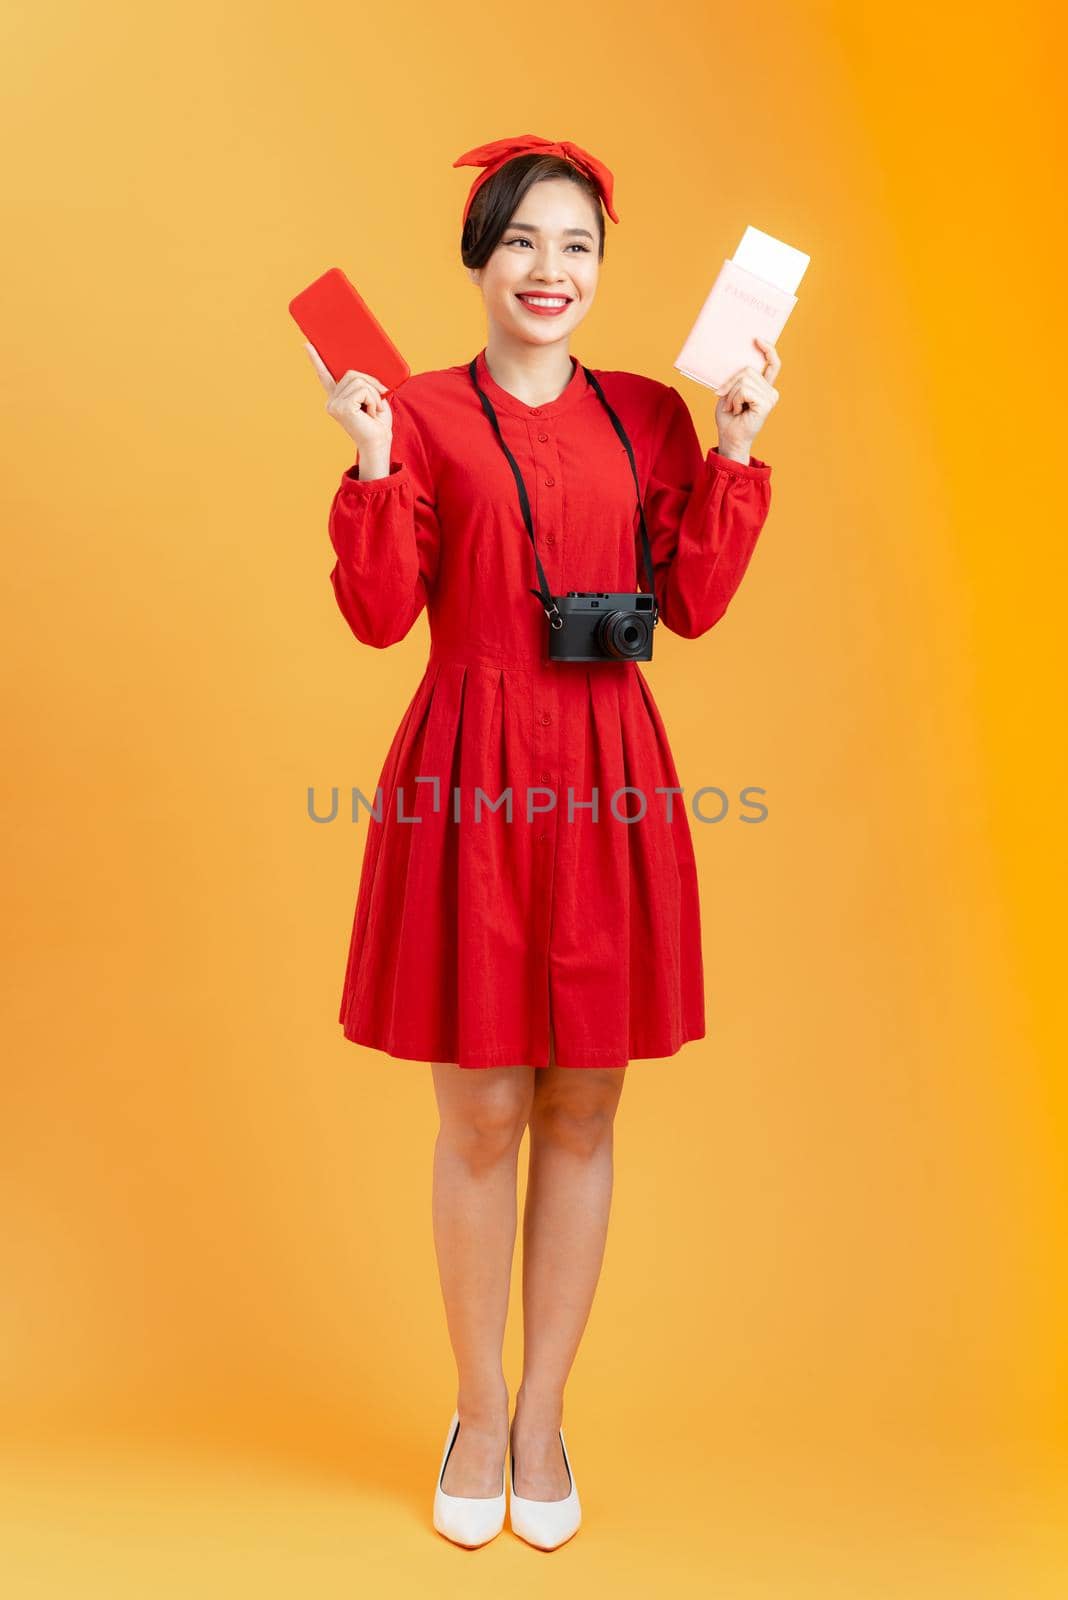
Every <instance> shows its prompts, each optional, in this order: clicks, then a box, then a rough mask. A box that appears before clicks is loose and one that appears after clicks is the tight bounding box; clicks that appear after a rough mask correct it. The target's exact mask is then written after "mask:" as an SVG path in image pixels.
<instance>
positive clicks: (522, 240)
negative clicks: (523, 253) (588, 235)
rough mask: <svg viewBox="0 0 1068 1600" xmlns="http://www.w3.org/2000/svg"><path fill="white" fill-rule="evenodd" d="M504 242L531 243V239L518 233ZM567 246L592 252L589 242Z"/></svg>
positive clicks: (584, 252) (585, 253)
mask: <svg viewBox="0 0 1068 1600" xmlns="http://www.w3.org/2000/svg"><path fill="white" fill-rule="evenodd" d="M504 242H505V244H530V240H529V239H528V238H527V237H526V236H525V235H524V234H518V235H517V236H516V238H514V239H506V240H505V241H504ZM531 248H533V246H531ZM567 248H568V249H569V250H581V251H582V253H583V254H584V255H589V253H590V247H589V245H588V244H578V243H575V244H569V245H568V247H567Z"/></svg>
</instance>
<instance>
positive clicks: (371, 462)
mask: <svg viewBox="0 0 1068 1600" xmlns="http://www.w3.org/2000/svg"><path fill="white" fill-rule="evenodd" d="M389 456H390V450H389V446H388V445H387V446H386V448H385V450H361V451H360V453H359V458H358V465H357V475H358V477H359V479H360V481H361V482H362V483H363V482H366V481H367V480H368V479H369V478H388V477H389Z"/></svg>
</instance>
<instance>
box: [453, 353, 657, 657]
mask: <svg viewBox="0 0 1068 1600" xmlns="http://www.w3.org/2000/svg"><path fill="white" fill-rule="evenodd" d="M477 361H478V357H477V356H476V357H475V358H474V360H473V361H472V362H471V364H470V366H469V367H468V369H467V370H468V372H469V373H470V374H471V382H472V383H473V384H474V386H475V388H476V389H477V390H478V397H479V399H480V400H481V402H482V409H483V411H484V412H485V413H486V415H487V417H488V418H489V420H490V422H491V423H492V424H493V431H494V433H496V435H497V442H498V443H499V445H500V447H501V449H502V450H503V451H504V453H505V455H506V456H507V457H508V461H509V464H510V466H511V468H512V476H513V477H514V478H515V486H516V488H517V490H518V491H519V505H520V509H521V510H522V512H523V521H524V522H525V523H526V525H527V532H528V533H529V535H530V542H531V545H532V546H533V548H534V561H535V564H536V566H537V569H538V582H539V584H540V585H541V587H540V588H539V589H531V591H530V592H531V594H532V595H534V597H535V598H536V599H538V600H540V601H541V605H542V610H543V611H544V612H545V615H546V616H547V617H548V619H549V623H550V626H552V627H555V628H562V627H563V625H564V624H563V618H562V617H561V616H560V611H559V607H558V606H557V604H556V601H555V600H554V599H553V597H552V594H551V592H550V590H549V583H548V580H547V578H546V576H545V569H544V568H543V567H542V564H541V557H540V556H539V555H538V545H537V540H536V539H535V538H534V519H533V518H532V516H531V514H530V501H529V499H528V498H527V488H526V484H525V483H524V482H523V474H522V473H521V472H520V470H519V464H518V462H517V461H516V459H515V456H514V455H513V454H512V452H511V451H510V450H509V448H508V446H507V445H506V444H505V442H504V437H503V435H502V433H501V425H500V423H499V422H498V421H497V413H496V411H495V410H494V409H493V406H492V404H491V403H490V399H489V396H488V395H487V394H486V393H485V391H484V390H483V388H482V386H481V384H480V383H479V381H478V377H477V375H476V364H477ZM582 370H583V372H584V373H585V374H586V378H587V380H588V382H589V384H590V387H591V388H592V389H593V390H594V391H595V392H596V394H597V396H598V398H599V400H600V402H601V404H602V405H603V406H604V408H605V410H606V411H607V412H608V415H609V418H610V419H611V423H612V426H613V428H614V429H615V430H616V432H617V434H618V435H619V437H620V438H621V439H622V441H623V445H624V448H625V450H626V452H627V456H628V458H629V460H630V470H631V472H632V473H633V475H634V488H635V490H636V492H637V496H638V517H639V519H640V521H641V530H642V554H643V556H644V558H645V577H646V582H647V583H648V585H649V594H650V595H651V596H652V599H653V626H654V627H655V626H656V623H657V621H658V618H659V608H658V606H657V603H656V586H655V577H654V571H653V552H652V547H651V545H650V544H649V531H648V529H647V528H646V526H645V509H644V507H643V506H642V491H641V484H640V483H639V481H638V468H637V466H636V465H635V461H634V451H633V450H632V449H631V445H630V440H629V439H628V438H627V435H626V432H625V430H624V428H623V424H622V423H621V422H620V420H619V418H618V417H617V416H616V414H615V412H614V411H613V410H612V407H611V406H610V405H609V404H608V401H607V400H606V399H605V393H604V390H603V389H602V388H601V385H600V383H599V382H598V381H597V379H596V378H595V377H594V375H593V373H592V372H591V371H590V369H589V367H583V369H582ZM554 612H555V614H556V616H555V620H554V616H553V613H554Z"/></svg>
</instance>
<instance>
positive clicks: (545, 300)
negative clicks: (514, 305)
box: [519, 294, 569, 306]
mask: <svg viewBox="0 0 1068 1600" xmlns="http://www.w3.org/2000/svg"><path fill="white" fill-rule="evenodd" d="M519 298H520V300H526V301H528V302H529V303H530V304H531V305H532V306H566V305H568V304H569V302H568V301H567V300H550V299H549V297H548V296H547V295H540V294H521V295H520V296H519Z"/></svg>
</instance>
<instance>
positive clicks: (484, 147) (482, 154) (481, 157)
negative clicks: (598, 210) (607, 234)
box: [453, 133, 619, 222]
mask: <svg viewBox="0 0 1068 1600" xmlns="http://www.w3.org/2000/svg"><path fill="white" fill-rule="evenodd" d="M531 154H533V155H539V156H563V158H564V160H565V161H570V163H571V165H572V166H573V167H578V169H579V171H580V172H582V173H584V174H585V176H586V177H587V178H590V179H592V180H593V182H594V183H595V184H596V185H597V189H598V192H599V193H600V196H601V199H602V200H603V201H604V208H605V210H606V211H607V212H608V215H609V216H610V217H611V219H612V221H613V222H618V221H619V218H618V217H617V216H616V214H615V211H614V210H613V209H612V183H613V178H612V174H611V172H609V170H608V168H607V167H606V166H605V164H604V162H603V161H598V159H597V157H596V156H591V155H590V153H589V151H588V150H583V148H582V146H581V145H579V144H572V143H571V140H570V139H541V138H539V137H538V135H537V134H536V133H521V134H519V135H517V136H516V137H515V138H513V139H493V140H491V142H490V143H489V144H480V145H476V146H475V148H474V149H473V150H465V151H464V153H463V155H462V156H457V158H456V160H455V161H454V162H453V166H454V167H485V169H486V170H485V172H480V173H479V175H478V177H477V178H476V179H475V181H474V183H473V184H472V185H471V189H470V192H469V193H468V196H467V204H466V205H465V206H464V217H463V220H464V222H466V221H467V214H468V212H469V211H470V209H471V202H472V200H473V199H474V198H475V195H476V194H477V193H478V191H479V189H481V187H482V185H483V184H484V183H485V181H486V179H487V178H492V176H493V174H494V173H495V172H497V171H499V169H500V168H501V167H503V166H504V164H505V162H506V161H511V160H512V159H513V158H514V157H515V156H525V155H531Z"/></svg>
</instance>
